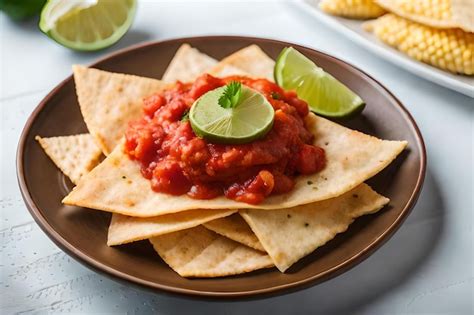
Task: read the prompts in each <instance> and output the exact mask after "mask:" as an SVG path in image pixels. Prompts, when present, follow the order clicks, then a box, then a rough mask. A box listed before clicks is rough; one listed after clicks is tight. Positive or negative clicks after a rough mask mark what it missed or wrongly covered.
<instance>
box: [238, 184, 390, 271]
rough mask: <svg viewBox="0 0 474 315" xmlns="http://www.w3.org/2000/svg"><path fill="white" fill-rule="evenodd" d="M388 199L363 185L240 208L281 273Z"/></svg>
mask: <svg viewBox="0 0 474 315" xmlns="http://www.w3.org/2000/svg"><path fill="white" fill-rule="evenodd" d="M388 202H389V200H388V199H387V198H385V197H383V196H381V195H379V194H377V193H376V192H375V191H373V190H372V189H371V188H370V187H369V186H367V185H366V184H362V185H360V186H358V187H357V188H355V189H353V190H351V191H349V192H347V193H345V194H344V195H342V196H339V197H337V198H334V199H329V200H324V201H321V202H318V203H312V204H307V205H303V206H298V207H295V208H291V209H279V210H274V211H259V210H242V211H241V215H242V216H243V217H244V219H245V220H246V221H247V223H248V224H249V225H250V227H251V228H252V230H253V231H254V232H255V234H256V235H257V237H258V239H259V240H260V242H261V243H262V245H263V247H264V248H265V250H266V251H267V253H268V254H269V255H270V257H271V258H272V260H273V262H274V263H275V265H276V266H277V268H278V269H279V270H280V271H281V272H284V271H285V270H286V269H288V268H289V267H290V266H291V265H293V264H294V263H295V262H297V261H298V260H300V259H301V258H302V257H304V256H306V255H308V254H310V253H311V252H313V251H314V250H315V249H316V248H318V247H320V246H322V245H324V244H325V243H327V242H328V241H330V240H331V239H333V238H334V237H335V236H336V234H338V233H341V232H344V231H346V230H347V228H348V227H349V225H350V224H351V223H352V222H353V221H354V220H355V219H356V218H357V217H360V216H362V215H365V214H369V213H374V212H377V211H378V210H380V209H381V208H382V207H383V206H384V205H386V204H387V203H388Z"/></svg>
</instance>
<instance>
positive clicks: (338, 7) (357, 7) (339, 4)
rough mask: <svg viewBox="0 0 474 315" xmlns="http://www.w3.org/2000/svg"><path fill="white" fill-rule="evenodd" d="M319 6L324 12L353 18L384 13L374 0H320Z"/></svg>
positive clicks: (371, 16)
mask: <svg viewBox="0 0 474 315" xmlns="http://www.w3.org/2000/svg"><path fill="white" fill-rule="evenodd" d="M319 7H320V8H321V10H323V11H324V12H326V13H329V14H332V15H339V16H344V17H348V18H353V19H370V18H376V17H379V16H381V15H382V14H384V13H385V10H384V9H382V8H381V7H380V6H379V5H377V4H376V3H375V1H374V0H322V1H321V2H320V3H319Z"/></svg>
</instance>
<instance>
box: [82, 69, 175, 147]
mask: <svg viewBox="0 0 474 315" xmlns="http://www.w3.org/2000/svg"><path fill="white" fill-rule="evenodd" d="M73 71H74V82H75V83H76V93H77V97H78V100H79V105H80V107H81V112H82V116H84V121H85V122H86V125H87V128H88V129H89V132H90V134H91V135H92V136H93V137H94V139H95V140H96V143H97V144H98V145H99V147H100V148H101V149H102V152H103V153H104V154H105V155H108V154H109V153H110V152H112V150H113V149H114V148H115V146H116V145H117V144H118V142H119V141H120V139H121V138H122V136H123V135H124V133H125V130H126V129H127V122H128V121H130V120H133V119H136V118H138V117H140V115H141V114H142V111H141V109H142V99H143V98H144V97H146V96H149V95H151V94H153V93H156V92H158V91H160V90H161V89H163V88H164V87H165V86H166V84H165V83H164V82H162V81H159V80H155V79H150V78H143V77H137V76H134V75H129V74H121V73H112V72H107V71H102V70H97V69H92V68H86V67H83V66H79V65H74V66H73Z"/></svg>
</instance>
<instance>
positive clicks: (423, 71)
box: [294, 0, 474, 98]
mask: <svg viewBox="0 0 474 315" xmlns="http://www.w3.org/2000/svg"><path fill="white" fill-rule="evenodd" d="M310 1H311V0H296V1H294V4H295V6H296V7H297V8H298V9H299V10H301V11H303V13H304V14H308V15H310V16H311V17H313V18H314V19H315V20H317V21H320V22H322V23H324V25H327V26H329V27H330V28H331V29H333V30H335V31H336V32H338V33H340V34H343V35H344V36H345V37H346V38H347V39H349V40H350V41H352V42H354V43H356V44H358V45H359V46H361V47H362V48H363V49H366V50H368V51H370V52H371V53H373V54H374V55H375V56H377V57H379V58H381V59H383V60H384V61H387V62H390V63H391V64H392V65H394V66H396V67H399V68H401V69H403V70H405V71H408V72H409V73H411V74H413V75H415V76H417V77H419V78H422V79H423V80H426V81H428V82H432V83H435V84H437V85H440V86H442V87H444V88H447V89H449V90H451V91H455V92H457V93H461V94H463V95H466V96H468V97H471V98H474V88H472V87H471V86H470V85H469V83H464V82H461V81H458V80H455V79H453V78H450V77H448V76H445V75H444V74H442V73H438V72H437V71H434V70H438V69H437V68H434V67H433V66H431V65H428V64H424V63H422V62H419V61H416V60H413V59H410V58H408V57H404V56H400V55H398V54H396V53H394V52H393V51H391V50H390V49H391V47H388V46H386V45H385V44H383V43H380V45H379V44H377V43H375V42H372V41H370V40H368V39H367V38H365V37H363V36H362V35H361V34H359V33H357V32H355V31H354V30H352V29H350V28H349V27H347V26H345V25H343V24H342V23H340V22H339V21H337V19H336V17H334V16H330V15H327V14H325V13H323V12H321V11H320V10H318V8H316V7H314V6H313V5H311V3H310ZM362 21H367V20H362ZM431 68H433V69H431ZM440 71H442V70H440Z"/></svg>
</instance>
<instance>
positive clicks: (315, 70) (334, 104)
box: [274, 47, 365, 117]
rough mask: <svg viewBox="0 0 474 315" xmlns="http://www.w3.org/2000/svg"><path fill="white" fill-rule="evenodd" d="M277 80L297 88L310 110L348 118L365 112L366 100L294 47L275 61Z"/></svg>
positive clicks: (291, 88)
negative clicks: (363, 110)
mask: <svg viewBox="0 0 474 315" xmlns="http://www.w3.org/2000/svg"><path fill="white" fill-rule="evenodd" d="M274 76H275V81H276V82H277V83H278V85H280V86H281V87H283V88H284V89H287V90H295V91H296V93H297V94H298V97H299V98H301V99H303V100H305V101H306V102H307V103H308V105H309V107H310V109H311V110H312V111H313V112H315V113H317V114H319V115H321V116H326V117H346V116H349V115H351V114H354V113H356V112H360V111H362V109H363V108H364V106H365V103H364V101H363V100H362V99H361V98H360V97H359V96H358V95H357V94H355V93H354V92H352V91H351V90H350V89H349V88H348V87H346V86H345V85H344V84H342V83H341V82H339V81H338V80H336V79H335V78H334V77H333V76H332V75H330V74H329V73H327V72H325V71H324V70H323V69H321V68H320V67H318V66H316V65H315V64H314V63H313V62H312V61H311V60H309V59H308V58H306V57H305V56H304V55H303V54H302V53H300V52H299V51H297V50H296V49H294V48H293V47H286V48H284V49H283V50H282V51H281V53H280V55H279V56H278V59H277V61H276V64H275V68H274Z"/></svg>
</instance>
